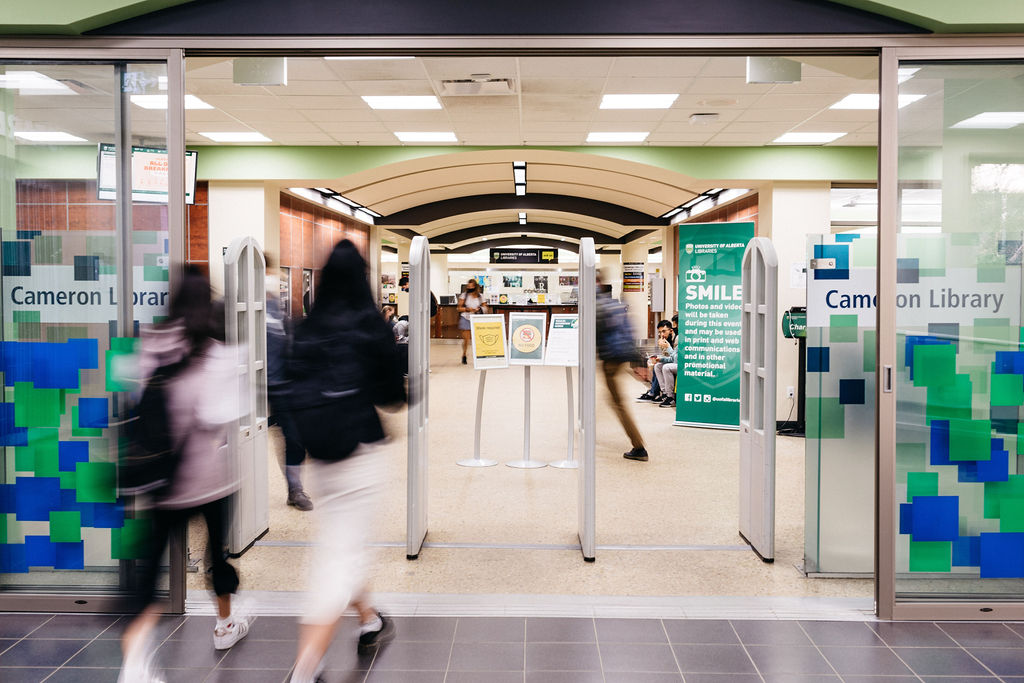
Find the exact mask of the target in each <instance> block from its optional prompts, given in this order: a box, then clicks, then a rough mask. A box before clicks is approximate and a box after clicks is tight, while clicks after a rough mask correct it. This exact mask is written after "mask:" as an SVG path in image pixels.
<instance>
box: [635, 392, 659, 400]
mask: <svg viewBox="0 0 1024 683" xmlns="http://www.w3.org/2000/svg"><path fill="white" fill-rule="evenodd" d="M657 398H658V397H657V396H655V395H654V394H652V393H651V392H649V391H648V392H647V393H645V394H640V395H639V396H637V397H636V400H638V401H654V400H656V399H657Z"/></svg>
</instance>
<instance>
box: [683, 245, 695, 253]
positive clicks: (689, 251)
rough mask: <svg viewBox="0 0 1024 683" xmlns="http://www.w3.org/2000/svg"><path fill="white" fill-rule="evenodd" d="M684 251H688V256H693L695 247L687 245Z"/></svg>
mask: <svg viewBox="0 0 1024 683" xmlns="http://www.w3.org/2000/svg"><path fill="white" fill-rule="evenodd" d="M684 249H685V251H686V253H687V254H692V253H693V245H692V244H687V245H686V246H685V247H684Z"/></svg>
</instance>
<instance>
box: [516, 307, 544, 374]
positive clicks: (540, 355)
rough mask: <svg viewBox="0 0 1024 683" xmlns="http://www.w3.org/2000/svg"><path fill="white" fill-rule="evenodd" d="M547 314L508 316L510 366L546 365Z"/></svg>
mask: <svg viewBox="0 0 1024 683" xmlns="http://www.w3.org/2000/svg"><path fill="white" fill-rule="evenodd" d="M547 317H548V316H547V313H509V314H508V353H509V356H508V362H509V365H544V329H545V327H547V324H546V323H547Z"/></svg>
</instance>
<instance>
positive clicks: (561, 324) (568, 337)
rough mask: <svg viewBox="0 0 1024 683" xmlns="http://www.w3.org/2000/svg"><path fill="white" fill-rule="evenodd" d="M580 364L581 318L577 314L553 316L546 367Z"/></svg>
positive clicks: (545, 358)
mask: <svg viewBox="0 0 1024 683" xmlns="http://www.w3.org/2000/svg"><path fill="white" fill-rule="evenodd" d="M579 364H580V317H579V316H578V315H577V314H575V313H554V314H552V315H551V328H550V331H549V332H548V351H547V354H546V355H545V356H544V365H564V366H566V367H575V366H577V365H579Z"/></svg>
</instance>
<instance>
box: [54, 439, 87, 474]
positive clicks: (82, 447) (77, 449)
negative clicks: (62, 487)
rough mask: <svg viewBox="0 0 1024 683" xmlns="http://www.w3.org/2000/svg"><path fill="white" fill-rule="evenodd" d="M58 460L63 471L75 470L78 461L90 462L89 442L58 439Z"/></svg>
mask: <svg viewBox="0 0 1024 683" xmlns="http://www.w3.org/2000/svg"><path fill="white" fill-rule="evenodd" d="M57 460H58V467H59V468H60V471H61V472H74V471H75V464H76V463H80V462H89V442H88V441H58V442H57Z"/></svg>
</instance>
